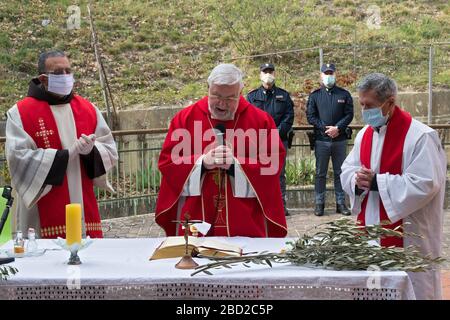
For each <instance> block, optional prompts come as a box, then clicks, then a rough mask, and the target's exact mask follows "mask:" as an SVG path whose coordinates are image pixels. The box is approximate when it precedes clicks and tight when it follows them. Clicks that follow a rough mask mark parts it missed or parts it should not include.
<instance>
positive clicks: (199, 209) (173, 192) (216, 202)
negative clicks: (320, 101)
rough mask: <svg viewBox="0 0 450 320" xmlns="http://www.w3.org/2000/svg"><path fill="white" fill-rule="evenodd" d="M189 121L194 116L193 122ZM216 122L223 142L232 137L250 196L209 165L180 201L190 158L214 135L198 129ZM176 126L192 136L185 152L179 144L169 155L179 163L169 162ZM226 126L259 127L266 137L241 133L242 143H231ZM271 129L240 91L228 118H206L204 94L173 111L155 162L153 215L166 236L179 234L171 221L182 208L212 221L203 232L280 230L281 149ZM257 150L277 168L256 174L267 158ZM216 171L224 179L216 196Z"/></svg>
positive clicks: (264, 233)
mask: <svg viewBox="0 0 450 320" xmlns="http://www.w3.org/2000/svg"><path fill="white" fill-rule="evenodd" d="M194 122H197V125H195V124H194ZM219 123H221V124H223V125H224V126H225V128H226V129H227V131H226V136H225V139H226V140H227V142H232V143H231V144H232V147H233V150H234V157H235V159H237V162H238V163H235V165H239V166H240V168H242V171H243V173H244V175H245V176H246V179H247V181H248V182H249V184H250V185H251V187H252V189H253V190H254V193H255V195H256V197H252V198H238V197H235V196H234V195H233V190H232V186H231V182H230V179H231V177H230V176H228V175H227V174H225V172H224V170H221V171H219V170H211V171H207V172H206V173H204V175H203V177H202V179H201V194H200V195H199V196H186V197H185V199H184V200H185V201H184V202H183V201H182V202H180V199H181V197H182V191H183V187H184V186H185V184H186V182H187V181H188V180H189V177H190V175H191V173H192V171H193V169H194V164H195V162H196V161H197V159H198V158H199V157H200V156H201V155H202V154H203V153H206V152H204V150H205V148H206V147H207V146H208V145H210V144H211V143H212V140H214V139H212V140H207V139H204V138H203V133H204V132H205V131H206V130H209V129H212V128H214V127H215V126H216V125H217V124H219ZM199 124H201V129H199ZM182 128H184V129H186V130H187V132H189V133H190V136H191V137H192V138H191V141H190V152H185V150H184V151H183V152H181V153H180V154H179V155H177V156H175V159H178V160H180V159H184V160H185V161H184V163H174V156H173V155H172V153H173V152H172V151H173V150H174V147H175V146H176V145H177V144H178V143H179V141H178V140H177V139H174V138H173V135H174V132H176V130H179V129H182ZM231 129H234V130H239V129H242V130H243V131H244V132H245V131H246V130H247V129H255V130H256V132H259V131H258V130H260V129H263V130H262V131H264V129H265V130H266V132H267V137H266V138H263V139H259V138H258V139H257V140H258V141H254V139H246V140H245V148H243V149H239V150H238V148H239V143H236V141H237V139H236V136H234V138H232V139H231V140H233V141H229V139H230V138H229V137H228V133H229V130H231ZM275 130H277V129H276V127H275V123H274V121H273V119H272V118H271V116H270V115H269V114H267V113H266V112H264V111H261V110H259V109H258V108H256V107H254V106H252V105H251V104H250V103H249V102H247V101H246V100H245V99H244V98H243V97H242V96H241V97H240V100H239V106H238V108H237V110H236V113H235V116H234V119H233V120H230V121H218V120H214V119H211V114H210V112H209V110H208V98H207V97H205V98H203V99H201V100H200V101H198V102H196V103H195V104H193V105H191V106H189V107H186V108H185V109H183V110H181V111H180V112H178V113H177V114H176V115H175V117H174V118H173V119H172V122H171V124H170V128H169V132H168V134H167V136H166V140H165V142H164V145H163V147H162V151H161V155H160V158H159V163H158V167H159V169H160V171H161V173H162V181H161V187H160V191H159V195H158V200H157V203H156V218H155V219H156V222H157V223H158V224H159V225H160V226H161V227H162V228H163V229H164V230H165V232H166V234H167V235H168V236H174V235H182V234H183V233H182V230H181V226H180V225H179V224H176V223H173V222H172V221H173V220H176V219H184V215H185V213H187V212H188V213H189V215H190V217H191V219H196V220H197V219H198V220H203V221H206V222H208V223H210V224H212V225H213V226H212V229H211V230H210V232H209V233H208V236H248V237H284V236H286V233H287V228H286V218H285V215H284V209H283V202H282V198H281V191H280V182H279V174H280V171H281V168H282V166H283V161H284V155H285V150H284V147H283V144H282V143H281V141H280V138H279V135H278V132H277V131H275ZM234 132H236V131H234ZM272 135H276V137H275V136H274V138H273V139H276V141H277V143H276V144H275V145H276V147H274V148H273V147H272V145H271V143H270V141H271V139H272ZM199 139H200V141H199ZM173 140H175V141H173ZM195 141H197V142H199V145H200V146H201V147H195V146H194V144H195ZM266 146H267V150H266V149H265V147H266ZM241 147H242V145H241ZM252 148H253V149H252ZM200 149H201V150H200ZM252 150H257V153H256V154H257V155H258V157H257V158H256V159H255V158H254V157H252V154H255V153H254V152H253V153H252V152H251V151H252ZM260 154H267V155H268V158H271V157H274V158H276V159H277V168H276V171H275V172H274V173H273V174H261V172H262V171H261V170H262V169H263V168H268V167H270V166H271V164H270V163H268V161H266V160H267V159H266V160H264V159H262V158H261V157H259V155H260ZM250 158H252V161H250ZM220 173H221V174H222V180H223V181H224V184H223V186H224V188H223V192H222V193H221V197H219V184H220V183H219V181H220V176H219V174H220Z"/></svg>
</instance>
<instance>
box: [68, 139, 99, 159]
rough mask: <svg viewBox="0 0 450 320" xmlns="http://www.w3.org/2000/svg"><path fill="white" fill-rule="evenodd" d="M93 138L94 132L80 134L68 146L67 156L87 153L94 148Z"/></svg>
mask: <svg viewBox="0 0 450 320" xmlns="http://www.w3.org/2000/svg"><path fill="white" fill-rule="evenodd" d="M95 138H96V137H95V134H90V135H89V136H87V135H85V134H81V137H80V138H78V140H76V141H75V142H74V144H73V145H72V146H71V147H70V148H69V158H73V157H74V156H76V155H78V154H82V155H86V154H89V153H90V152H91V151H92V149H93V148H94V145H95Z"/></svg>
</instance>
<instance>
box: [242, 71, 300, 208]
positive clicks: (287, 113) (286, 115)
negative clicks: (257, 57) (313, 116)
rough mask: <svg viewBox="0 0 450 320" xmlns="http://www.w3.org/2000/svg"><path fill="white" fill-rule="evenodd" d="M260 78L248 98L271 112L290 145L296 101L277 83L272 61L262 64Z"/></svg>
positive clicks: (283, 188) (283, 191)
mask: <svg viewBox="0 0 450 320" xmlns="http://www.w3.org/2000/svg"><path fill="white" fill-rule="evenodd" d="M260 71H261V72H260V79H261V82H262V85H261V86H260V87H259V88H257V89H254V90H252V91H250V92H249V93H248V95H247V100H248V101H249V102H250V103H251V104H252V105H254V106H256V107H258V108H260V109H262V110H264V111H266V112H267V113H269V114H270V115H271V116H272V118H273V120H274V121H275V125H276V126H277V128H278V132H279V134H280V138H281V141H282V142H283V145H284V148H285V149H286V150H287V147H288V138H289V137H288V136H289V133H290V131H291V129H292V124H293V123H294V103H293V102H292V100H291V97H290V95H289V92H287V91H286V90H284V89H281V88H279V87H277V86H276V85H275V66H274V65H273V64H272V63H264V64H262V65H261V66H260ZM285 167H286V159H285V161H284V165H283V168H282V171H281V174H280V185H281V195H282V197H283V204H284V212H285V215H286V216H288V215H289V212H288V210H287V208H286V172H285Z"/></svg>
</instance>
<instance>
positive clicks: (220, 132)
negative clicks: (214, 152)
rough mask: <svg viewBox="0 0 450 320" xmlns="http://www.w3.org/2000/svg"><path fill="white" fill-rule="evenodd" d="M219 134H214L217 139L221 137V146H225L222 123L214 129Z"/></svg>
mask: <svg viewBox="0 0 450 320" xmlns="http://www.w3.org/2000/svg"><path fill="white" fill-rule="evenodd" d="M214 129H216V130H217V131H219V132H216V135H217V137H221V138H222V144H223V145H225V126H224V125H223V124H222V123H219V124H218V125H216V127H215V128H214Z"/></svg>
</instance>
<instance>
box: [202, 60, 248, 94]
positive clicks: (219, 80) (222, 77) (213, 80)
mask: <svg viewBox="0 0 450 320" xmlns="http://www.w3.org/2000/svg"><path fill="white" fill-rule="evenodd" d="M236 83H239V90H241V89H242V88H243V87H244V82H243V81H242V71H241V70H240V69H239V68H238V67H236V66H235V65H234V64H231V63H222V64H219V65H217V66H216V67H215V68H214V69H213V70H212V71H211V74H210V75H209V77H208V85H209V86H210V87H211V86H212V85H213V84H219V85H220V84H226V85H233V84H236Z"/></svg>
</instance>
